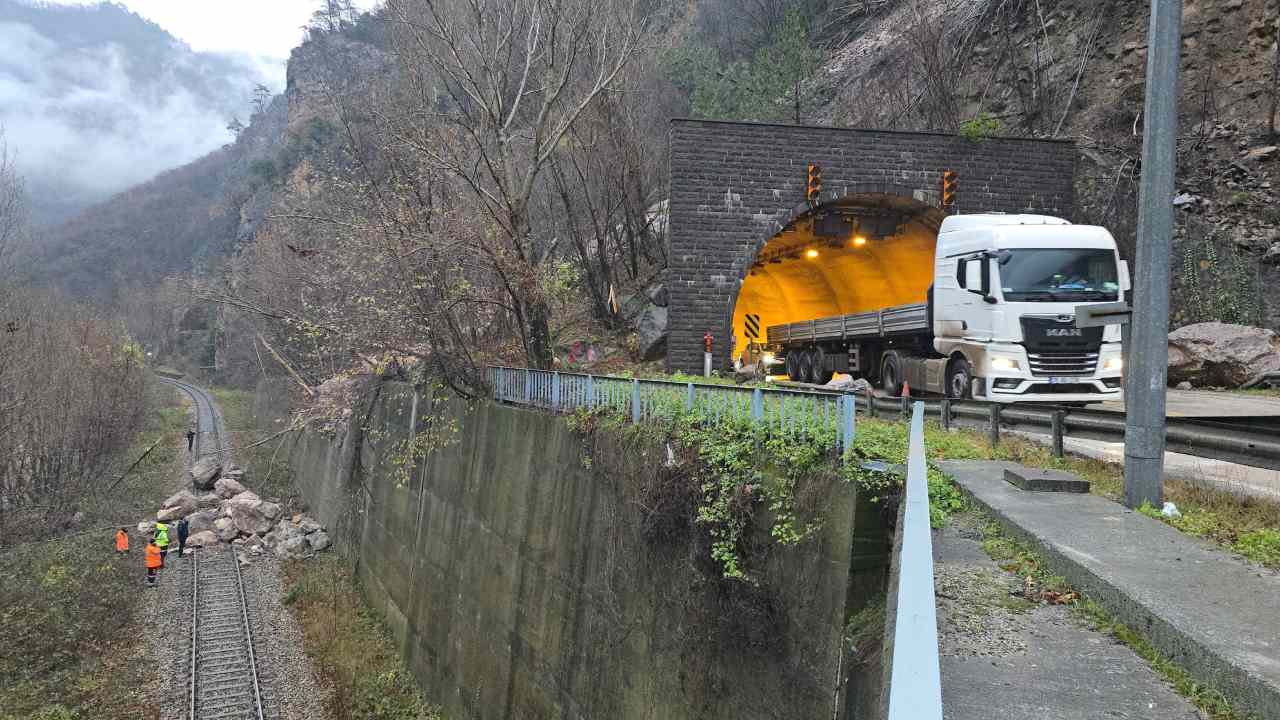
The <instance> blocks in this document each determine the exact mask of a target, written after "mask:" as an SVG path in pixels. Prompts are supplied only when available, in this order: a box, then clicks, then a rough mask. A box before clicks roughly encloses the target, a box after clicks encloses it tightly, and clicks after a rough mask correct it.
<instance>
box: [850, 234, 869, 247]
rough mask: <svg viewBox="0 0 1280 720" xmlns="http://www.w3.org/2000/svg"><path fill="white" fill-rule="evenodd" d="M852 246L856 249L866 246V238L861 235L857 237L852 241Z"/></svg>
mask: <svg viewBox="0 0 1280 720" xmlns="http://www.w3.org/2000/svg"><path fill="white" fill-rule="evenodd" d="M853 244H854V246H856V247H862V246H863V245H866V244H867V238H866V237H865V236H863V235H859V236H857V237H855V238H854V239H853Z"/></svg>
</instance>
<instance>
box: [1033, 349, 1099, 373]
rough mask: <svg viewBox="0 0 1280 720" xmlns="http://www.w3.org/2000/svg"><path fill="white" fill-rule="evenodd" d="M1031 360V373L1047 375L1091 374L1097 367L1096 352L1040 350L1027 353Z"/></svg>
mask: <svg viewBox="0 0 1280 720" xmlns="http://www.w3.org/2000/svg"><path fill="white" fill-rule="evenodd" d="M1027 359H1028V360H1029V361H1030V362H1031V374H1032V375H1040V376H1048V375H1092V374H1093V371H1094V369H1096V368H1097V367H1098V353H1096V352H1042V353H1027Z"/></svg>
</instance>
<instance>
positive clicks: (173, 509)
mask: <svg viewBox="0 0 1280 720" xmlns="http://www.w3.org/2000/svg"><path fill="white" fill-rule="evenodd" d="M199 507H200V503H199V501H197V500H196V496H195V495H192V494H191V493H190V492H188V491H186V490H183V491H182V492H180V493H177V494H175V495H172V496H170V497H169V498H168V499H167V500H165V501H164V502H163V503H162V504H161V505H160V508H161V510H160V512H158V513H156V520H158V521H160V522H169V521H170V520H177V519H178V518H184V517H186V516H188V515H190V514H191V513H193V512H195V511H196V510H197V509H199Z"/></svg>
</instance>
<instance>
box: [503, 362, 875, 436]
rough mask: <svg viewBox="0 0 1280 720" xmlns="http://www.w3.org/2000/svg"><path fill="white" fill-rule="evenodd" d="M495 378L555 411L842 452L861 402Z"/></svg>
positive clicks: (780, 391)
mask: <svg viewBox="0 0 1280 720" xmlns="http://www.w3.org/2000/svg"><path fill="white" fill-rule="evenodd" d="M489 374H490V381H491V382H492V383H493V397H494V399H495V400H497V401H499V402H506V403H512V404H515V405H527V406H530V407H537V408H542V409H545V410H551V411H555V412H567V411H572V410H576V409H578V408H585V409H596V408H611V409H613V410H616V411H617V412H618V413H619V414H621V415H624V416H626V417H630V418H631V420H632V421H633V422H640V421H641V420H645V419H651V418H656V417H666V418H670V417H674V416H675V415H677V414H679V413H695V414H697V415H699V416H700V417H702V418H704V419H706V420H708V421H711V422H714V423H721V422H728V421H743V420H748V421H750V422H751V423H753V424H756V425H760V426H762V427H765V428H776V429H778V430H779V431H781V432H783V433H786V434H795V435H800V436H808V437H818V436H822V435H824V434H830V436H833V437H834V438H835V445H836V448H837V449H838V450H839V451H840V452H844V451H845V450H846V449H848V447H849V446H850V444H851V443H852V439H853V437H854V431H855V422H856V420H855V415H856V411H855V407H856V402H857V399H856V398H855V397H854V396H853V395H847V394H841V393H833V392H816V391H806V390H793V389H786V388H759V387H756V388H752V387H739V386H733V385H701V384H698V383H691V382H684V383H682V382H673V381H670V380H642V379H636V378H618V377H607V376H595V375H581V374H577V373H561V372H549V371H546V370H529V369H527V368H507V367H491V368H489Z"/></svg>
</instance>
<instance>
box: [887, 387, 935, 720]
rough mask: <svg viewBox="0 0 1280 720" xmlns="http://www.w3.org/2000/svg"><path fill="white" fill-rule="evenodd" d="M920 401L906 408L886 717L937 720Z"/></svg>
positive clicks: (930, 543) (926, 468)
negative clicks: (907, 428) (907, 425)
mask: <svg viewBox="0 0 1280 720" xmlns="http://www.w3.org/2000/svg"><path fill="white" fill-rule="evenodd" d="M924 415H925V407H924V403H922V402H917V403H915V407H914V408H913V410H912V416H911V436H910V443H909V445H908V449H907V479H906V483H905V487H904V489H903V500H902V515H901V516H900V517H901V523H900V525H899V527H898V537H899V540H900V543H899V548H900V549H899V550H898V557H897V558H896V562H895V563H894V565H895V567H896V569H897V572H896V573H895V574H894V580H896V582H897V587H890V588H889V595H890V597H892V598H894V600H893V603H892V610H893V616H892V618H891V619H890V622H891V625H888V626H886V633H888V632H889V631H890V628H891V629H892V637H886V638H885V639H886V640H888V642H886V643H885V653H886V657H885V662H886V663H887V666H888V674H889V686H888V695H889V701H888V713H887V717H888V720H942V672H941V667H940V663H939V660H938V617H937V606H936V601H935V599H934V591H933V536H932V533H931V530H930V526H929V483H928V473H929V464H928V461H927V460H926V459H925V454H924Z"/></svg>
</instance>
